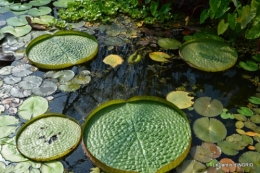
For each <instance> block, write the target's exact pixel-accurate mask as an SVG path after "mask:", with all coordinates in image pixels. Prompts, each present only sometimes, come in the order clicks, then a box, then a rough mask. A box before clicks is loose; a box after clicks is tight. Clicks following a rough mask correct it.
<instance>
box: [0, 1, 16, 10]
mask: <svg viewBox="0 0 260 173" xmlns="http://www.w3.org/2000/svg"><path fill="white" fill-rule="evenodd" d="M13 3H14V2H13V1H8V0H1V1H0V6H9V5H11V4H13ZM3 13H4V12H3Z"/></svg>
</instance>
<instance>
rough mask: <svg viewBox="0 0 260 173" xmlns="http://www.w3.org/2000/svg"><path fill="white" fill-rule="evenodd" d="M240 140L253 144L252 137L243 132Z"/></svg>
mask: <svg viewBox="0 0 260 173" xmlns="http://www.w3.org/2000/svg"><path fill="white" fill-rule="evenodd" d="M241 136H242V141H244V142H245V143H246V144H250V145H253V142H254V141H253V139H252V138H251V137H249V136H247V135H245V134H242V135H241Z"/></svg>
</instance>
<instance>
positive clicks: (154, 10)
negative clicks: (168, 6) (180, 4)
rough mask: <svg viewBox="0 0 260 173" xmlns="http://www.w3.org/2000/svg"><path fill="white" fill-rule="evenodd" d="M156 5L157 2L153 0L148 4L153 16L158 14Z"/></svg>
mask: <svg viewBox="0 0 260 173" xmlns="http://www.w3.org/2000/svg"><path fill="white" fill-rule="evenodd" d="M158 5H159V2H154V1H153V2H152V3H151V5H150V11H151V13H152V15H153V16H154V17H156V16H157V15H158V14H156V13H157V8H158Z"/></svg>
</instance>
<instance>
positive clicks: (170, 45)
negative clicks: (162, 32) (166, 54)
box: [158, 38, 182, 50]
mask: <svg viewBox="0 0 260 173" xmlns="http://www.w3.org/2000/svg"><path fill="white" fill-rule="evenodd" d="M158 45H159V46H160V47H162V48H163V49H166V50H167V49H171V50H175V49H179V48H180V47H181V45H182V44H181V42H180V41H178V40H176V39H174V38H160V39H159V40H158Z"/></svg>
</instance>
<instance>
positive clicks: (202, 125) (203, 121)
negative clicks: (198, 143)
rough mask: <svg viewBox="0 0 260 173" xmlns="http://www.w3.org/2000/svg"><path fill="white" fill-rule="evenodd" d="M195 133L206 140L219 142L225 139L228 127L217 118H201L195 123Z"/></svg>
mask: <svg viewBox="0 0 260 173" xmlns="http://www.w3.org/2000/svg"><path fill="white" fill-rule="evenodd" d="M193 131H194V133H195V135H196V136H197V137H198V138H199V139H201V140H203V141H206V142H218V141H221V140H222V139H224V138H225V137H226V135H227V129H226V127H225V126H224V125H223V123H222V122H220V121H219V120H217V119H214V118H207V117H205V118H199V119H197V120H196V121H195V122H194V124H193Z"/></svg>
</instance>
